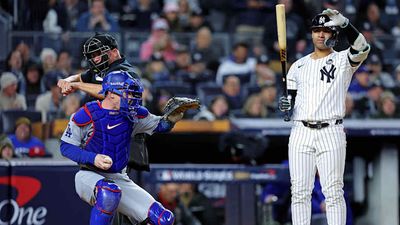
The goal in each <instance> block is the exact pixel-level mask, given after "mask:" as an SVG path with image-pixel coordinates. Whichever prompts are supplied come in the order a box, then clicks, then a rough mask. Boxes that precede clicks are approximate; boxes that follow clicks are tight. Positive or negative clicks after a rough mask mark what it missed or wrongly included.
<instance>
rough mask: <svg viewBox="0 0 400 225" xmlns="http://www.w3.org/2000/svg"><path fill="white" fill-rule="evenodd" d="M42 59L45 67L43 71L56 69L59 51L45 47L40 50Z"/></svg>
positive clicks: (45, 72)
mask: <svg viewBox="0 0 400 225" xmlns="http://www.w3.org/2000/svg"><path fill="white" fill-rule="evenodd" d="M40 61H41V63H42V67H43V73H44V74H47V73H48V72H49V71H51V70H54V69H56V65H57V53H56V51H54V50H53V49H52V48H43V49H42V51H41V52H40Z"/></svg>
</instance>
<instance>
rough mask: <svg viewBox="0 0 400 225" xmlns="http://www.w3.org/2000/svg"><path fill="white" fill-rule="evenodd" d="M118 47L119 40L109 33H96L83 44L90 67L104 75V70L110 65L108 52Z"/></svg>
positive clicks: (84, 53)
mask: <svg viewBox="0 0 400 225" xmlns="http://www.w3.org/2000/svg"><path fill="white" fill-rule="evenodd" d="M114 48H118V45H117V41H116V40H115V38H114V37H113V36H111V35H109V34H96V35H94V36H93V37H91V38H89V39H88V40H87V41H86V42H85V44H84V45H83V55H84V56H85V59H86V60H87V61H88V63H89V66H90V69H92V70H93V71H94V72H95V73H97V74H98V75H99V76H101V77H103V76H104V74H103V72H104V71H105V70H107V69H108V67H109V63H108V60H109V56H108V54H107V53H108V52H109V51H110V50H112V49H114Z"/></svg>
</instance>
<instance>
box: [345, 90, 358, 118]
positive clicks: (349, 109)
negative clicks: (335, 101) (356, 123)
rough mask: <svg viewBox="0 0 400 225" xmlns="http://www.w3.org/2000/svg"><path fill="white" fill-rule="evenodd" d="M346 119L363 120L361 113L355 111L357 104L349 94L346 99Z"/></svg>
mask: <svg viewBox="0 0 400 225" xmlns="http://www.w3.org/2000/svg"><path fill="white" fill-rule="evenodd" d="M344 117H345V118H350V119H357V118H361V115H360V113H359V112H358V111H357V110H356V109H355V103H354V99H353V96H352V95H351V94H350V93H347V95H346V99H345V116H344Z"/></svg>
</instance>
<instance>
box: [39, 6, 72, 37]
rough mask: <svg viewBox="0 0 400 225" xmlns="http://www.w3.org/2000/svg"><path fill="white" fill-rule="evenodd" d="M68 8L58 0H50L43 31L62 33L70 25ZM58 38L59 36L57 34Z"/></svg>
mask: <svg viewBox="0 0 400 225" xmlns="http://www.w3.org/2000/svg"><path fill="white" fill-rule="evenodd" d="M67 15H68V14H67V10H66V8H65V5H64V4H60V3H59V2H58V1H57V0H48V11H47V14H46V18H45V19H44V20H43V31H44V32H46V33H53V34H61V32H62V31H65V30H67V28H68V27H69V20H68V18H67ZM55 38H56V39H57V36H55Z"/></svg>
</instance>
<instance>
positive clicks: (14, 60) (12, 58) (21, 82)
mask: <svg viewBox="0 0 400 225" xmlns="http://www.w3.org/2000/svg"><path fill="white" fill-rule="evenodd" d="M22 63H23V61H22V55H21V53H20V52H19V51H18V50H14V51H12V52H10V54H9V55H8V57H7V65H6V71H9V72H11V73H13V74H14V75H15V76H16V77H17V80H18V93H19V94H21V95H25V93H26V80H25V76H24V73H23V72H24V71H23V67H22Z"/></svg>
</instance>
